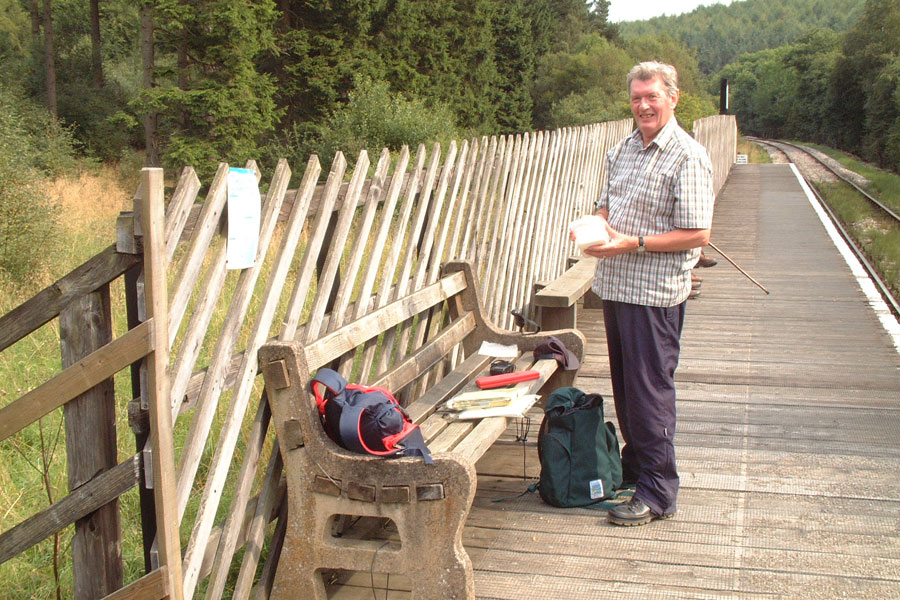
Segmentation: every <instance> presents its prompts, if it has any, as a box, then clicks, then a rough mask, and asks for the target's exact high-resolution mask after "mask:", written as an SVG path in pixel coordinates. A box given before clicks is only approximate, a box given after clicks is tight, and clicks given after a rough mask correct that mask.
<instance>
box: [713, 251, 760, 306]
mask: <svg viewBox="0 0 900 600" xmlns="http://www.w3.org/2000/svg"><path fill="white" fill-rule="evenodd" d="M708 246H709V247H710V248H712V249H713V250H715V251H716V252H718V253H719V254H721V255H722V258H724V259H725V260H727V261H728V262H730V263H731V266H733V267H734V268H735V269H737V270H738V271H740V272H741V274H742V275H743V276H744V277H746V278H747V279H749V280H750V281H752V282H753V283H755V284H756V285H757V286H758V287H759V289H761V290H762V291H764V292H765V293H766V294H768V293H769V290H767V289H766V288H764V287H763V285H762V284H761V283H760V282H758V281H757V280H755V279H753V278H752V277H750V274H749V273H747V271H745V270H743V269H742V268H741V267H740V265H738V264H737V263H736V262H734V261H733V260H731V259H730V258H729V257H728V255H727V254H725V253H724V252H722V250H721V249H719V247H718V246H716V245H715V244H713V243H712V242H710V243H709V244H708Z"/></svg>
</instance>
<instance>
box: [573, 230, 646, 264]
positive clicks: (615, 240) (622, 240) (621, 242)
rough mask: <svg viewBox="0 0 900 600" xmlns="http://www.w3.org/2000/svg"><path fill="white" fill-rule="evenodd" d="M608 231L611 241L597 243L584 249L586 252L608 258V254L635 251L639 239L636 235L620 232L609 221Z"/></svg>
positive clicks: (613, 254) (614, 254)
mask: <svg viewBox="0 0 900 600" xmlns="http://www.w3.org/2000/svg"><path fill="white" fill-rule="evenodd" d="M606 232H607V233H608V234H609V241H608V242H606V243H605V244H595V245H593V246H589V247H587V248H585V249H584V253H585V254H587V255H588V256H594V257H597V258H606V257H608V256H616V255H619V254H625V253H626V252H633V251H634V250H635V249H636V248H637V246H638V239H637V238H636V237H634V236H630V235H625V234H623V233H619V232H618V231H616V230H615V229H613V228H612V227H610V225H609V223H606Z"/></svg>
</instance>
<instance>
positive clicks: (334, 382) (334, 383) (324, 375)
mask: <svg viewBox="0 0 900 600" xmlns="http://www.w3.org/2000/svg"><path fill="white" fill-rule="evenodd" d="M316 384H319V385H323V386H325V387H326V388H327V389H328V391H329V392H331V396H332V398H333V397H335V396H340V395H341V394H342V393H344V390H345V389H346V388H347V380H346V379H344V377H343V376H342V375H341V374H340V373H338V372H337V371H334V370H332V369H327V368H322V369H319V370H318V371H317V372H316V376H315V377H314V378H313V380H312V382H311V383H310V384H309V386H310V388H312V393H313V395H314V396H315V397H316V408H318V409H319V414H320V415H324V414H325V403H326V402H327V401H328V398H326V397H325V396H324V395H323V394H322V391H321V390H320V389H319V385H316Z"/></svg>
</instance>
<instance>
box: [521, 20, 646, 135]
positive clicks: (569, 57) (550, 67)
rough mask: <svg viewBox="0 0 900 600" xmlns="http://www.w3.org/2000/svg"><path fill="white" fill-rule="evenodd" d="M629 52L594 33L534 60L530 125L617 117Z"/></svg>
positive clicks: (623, 102) (623, 104) (624, 101)
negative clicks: (571, 46) (567, 49)
mask: <svg viewBox="0 0 900 600" xmlns="http://www.w3.org/2000/svg"><path fill="white" fill-rule="evenodd" d="M632 65H633V61H632V59H631V57H630V56H629V55H628V53H627V52H626V51H625V50H623V49H622V48H619V47H617V46H615V45H613V44H611V43H610V42H609V41H608V40H606V39H605V38H603V37H602V36H601V35H599V34H590V35H586V36H584V37H583V38H582V39H581V40H580V42H579V43H578V45H577V46H576V47H575V48H574V49H573V52H571V53H569V52H555V53H552V54H548V55H546V56H544V57H542V58H541V59H540V60H539V61H538V68H537V77H536V79H535V84H534V90H533V97H534V121H535V126H536V127H537V128H539V129H542V128H550V129H553V128H557V127H563V126H569V125H584V124H586V123H591V122H596V121H605V120H609V119H615V118H621V117H623V116H626V115H628V114H630V113H629V112H628V108H627V106H628V97H627V93H626V89H625V74H626V73H627V72H628V70H629V69H630V68H631V66H632Z"/></svg>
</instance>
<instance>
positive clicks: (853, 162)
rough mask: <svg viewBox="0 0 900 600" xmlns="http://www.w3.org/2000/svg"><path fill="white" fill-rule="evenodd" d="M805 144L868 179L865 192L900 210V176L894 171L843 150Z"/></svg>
mask: <svg viewBox="0 0 900 600" xmlns="http://www.w3.org/2000/svg"><path fill="white" fill-rule="evenodd" d="M806 145H807V146H810V147H812V148H816V149H817V150H821V151H822V152H824V153H825V154H827V155H828V156H830V157H831V158H833V159H835V160H836V161H838V162H839V163H841V164H842V165H844V166H845V167H847V168H848V169H850V170H851V171H855V172H856V173H859V174H860V175H862V176H863V177H865V178H866V179H868V180H869V184H868V185H867V186H865V189H866V191H867V192H869V193H871V194H872V195H873V196H876V197H877V198H878V199H879V200H881V201H882V202H884V204H886V205H887V206H890V207H891V208H893V209H895V210H900V176H898V175H897V174H896V173H891V172H890V171H884V170H882V169H879V168H877V167H874V166H872V165H870V164H868V163H865V162H862V161H861V160H859V159H858V158H856V157H855V156H851V155H849V154H844V153H843V152H839V151H837V150H832V149H831V148H827V147H825V146H819V145H817V144H806Z"/></svg>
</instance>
